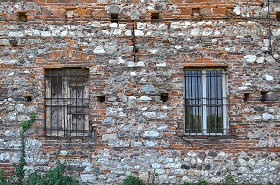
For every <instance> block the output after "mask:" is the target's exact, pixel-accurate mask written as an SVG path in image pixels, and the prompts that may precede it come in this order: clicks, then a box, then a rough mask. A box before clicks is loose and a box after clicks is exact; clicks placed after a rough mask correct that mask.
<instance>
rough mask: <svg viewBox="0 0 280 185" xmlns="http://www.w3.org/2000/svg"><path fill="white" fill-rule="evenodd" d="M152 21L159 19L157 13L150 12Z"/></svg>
mask: <svg viewBox="0 0 280 185" xmlns="http://www.w3.org/2000/svg"><path fill="white" fill-rule="evenodd" d="M151 20H152V22H157V21H158V20H159V13H151Z"/></svg>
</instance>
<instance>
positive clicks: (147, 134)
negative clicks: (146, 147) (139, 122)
mask: <svg viewBox="0 0 280 185" xmlns="http://www.w3.org/2000/svg"><path fill="white" fill-rule="evenodd" d="M143 136H144V137H153V138H156V137H159V133H158V132H156V131H145V132H144V135H143Z"/></svg>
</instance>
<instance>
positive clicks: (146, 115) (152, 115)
mask: <svg viewBox="0 0 280 185" xmlns="http://www.w3.org/2000/svg"><path fill="white" fill-rule="evenodd" d="M143 116H145V117H147V118H156V117H157V114H156V113H155V112H144V113H143Z"/></svg>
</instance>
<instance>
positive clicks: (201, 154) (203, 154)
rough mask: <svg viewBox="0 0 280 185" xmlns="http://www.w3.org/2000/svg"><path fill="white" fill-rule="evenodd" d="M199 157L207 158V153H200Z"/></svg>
mask: <svg viewBox="0 0 280 185" xmlns="http://www.w3.org/2000/svg"><path fill="white" fill-rule="evenodd" d="M198 157H200V158H205V157H206V153H205V152H198Z"/></svg>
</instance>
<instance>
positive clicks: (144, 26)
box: [137, 22, 147, 30]
mask: <svg viewBox="0 0 280 185" xmlns="http://www.w3.org/2000/svg"><path fill="white" fill-rule="evenodd" d="M146 26H147V24H146V23H141V22H138V23H137V29H138V30H143V29H145V28H146Z"/></svg>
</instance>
